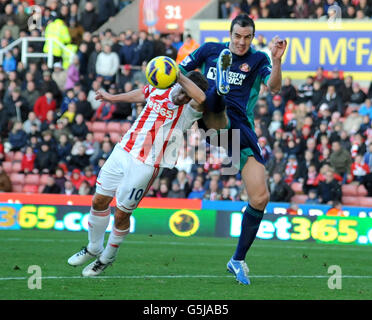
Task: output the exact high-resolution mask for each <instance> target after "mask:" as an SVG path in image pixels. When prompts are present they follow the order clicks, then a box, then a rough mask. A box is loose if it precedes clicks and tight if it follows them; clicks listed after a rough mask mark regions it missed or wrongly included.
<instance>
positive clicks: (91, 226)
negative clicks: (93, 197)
mask: <svg viewBox="0 0 372 320" xmlns="http://www.w3.org/2000/svg"><path fill="white" fill-rule="evenodd" d="M110 213H111V209H110V208H107V209H106V210H103V211H97V210H94V209H93V208H90V214H89V218H88V239H89V244H88V251H89V252H90V253H93V254H98V253H100V252H102V250H103V242H104V240H105V232H106V229H107V226H108V224H109V222H110Z"/></svg>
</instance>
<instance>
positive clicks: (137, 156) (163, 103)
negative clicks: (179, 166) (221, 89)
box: [68, 71, 208, 276]
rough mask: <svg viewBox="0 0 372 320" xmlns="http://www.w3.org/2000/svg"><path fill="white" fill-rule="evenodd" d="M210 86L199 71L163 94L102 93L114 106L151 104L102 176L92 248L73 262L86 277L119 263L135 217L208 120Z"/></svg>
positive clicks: (92, 214)
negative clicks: (191, 132) (192, 131)
mask: <svg viewBox="0 0 372 320" xmlns="http://www.w3.org/2000/svg"><path fill="white" fill-rule="evenodd" d="M207 88H208V81H207V80H206V79H205V77H204V76H203V75H202V74H201V73H199V72H196V71H192V72H189V73H188V74H187V75H186V76H184V75H182V74H179V76H178V80H177V83H176V84H175V85H173V86H172V87H171V88H169V89H166V90H161V89H157V88H154V87H152V86H150V85H146V86H145V87H144V88H143V89H137V90H133V91H130V92H128V93H123V94H118V95H110V94H108V93H107V92H104V91H98V92H97V96H96V99H98V100H105V101H110V102H113V103H115V102H129V103H138V102H143V103H144V102H146V105H145V107H144V109H143V111H142V113H141V114H140V115H139V116H138V118H137V120H136V121H135V122H134V124H133V125H132V127H131V128H130V130H129V131H128V132H127V133H126V134H125V135H124V136H123V137H122V139H121V141H120V142H119V143H118V144H117V145H116V146H115V148H114V150H113V152H112V153H111V155H110V157H109V158H108V159H107V161H106V162H105V164H104V166H103V167H102V169H101V171H100V172H99V174H98V177H97V182H96V192H95V194H94V196H93V201H92V207H91V210H90V214H89V219H88V240H89V243H88V245H87V246H86V247H84V248H83V249H82V250H81V251H79V252H77V253H76V254H74V255H73V256H71V257H70V258H69V259H68V264H70V265H72V266H79V265H83V264H85V263H86V262H88V261H89V260H92V259H95V260H94V261H93V262H92V263H90V264H89V265H88V266H86V267H85V268H84V269H83V272H82V274H83V276H97V275H99V274H100V273H101V272H102V271H103V270H105V269H106V267H107V266H109V265H110V264H112V263H113V262H114V260H115V258H116V255H117V252H118V249H119V246H120V244H121V243H122V241H123V240H124V238H125V236H126V235H127V234H128V233H129V229H130V215H131V213H132V211H133V210H134V209H135V208H136V207H137V206H138V204H139V202H140V201H141V200H142V198H143V197H144V196H145V195H146V193H147V191H148V190H149V188H150V186H151V185H152V183H153V182H154V180H155V179H156V177H157V176H158V175H159V174H160V172H161V171H162V168H173V167H174V165H175V163H176V160H177V157H178V151H179V150H180V148H181V146H182V143H183V133H184V132H185V131H186V130H187V129H189V128H191V126H192V124H193V123H194V122H195V121H196V120H198V119H200V118H201V117H202V116H203V103H204V101H205V99H206V96H205V93H204V91H206V90H207ZM114 196H116V203H117V205H116V209H115V214H114V226H113V228H112V231H111V233H110V236H109V239H108V241H107V245H106V247H105V248H104V246H103V243H104V235H105V231H106V229H107V226H108V224H109V221H110V212H111V209H110V207H109V205H110V203H111V201H112V199H113V198H114Z"/></svg>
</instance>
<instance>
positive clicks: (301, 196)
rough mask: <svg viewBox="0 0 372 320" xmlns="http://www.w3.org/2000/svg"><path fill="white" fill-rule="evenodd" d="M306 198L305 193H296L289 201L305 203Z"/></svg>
mask: <svg viewBox="0 0 372 320" xmlns="http://www.w3.org/2000/svg"><path fill="white" fill-rule="evenodd" d="M306 200H307V195H306V194H296V195H295V196H293V197H292V198H291V202H294V203H305V202H306Z"/></svg>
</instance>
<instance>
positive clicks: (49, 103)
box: [34, 91, 57, 121]
mask: <svg viewBox="0 0 372 320" xmlns="http://www.w3.org/2000/svg"><path fill="white" fill-rule="evenodd" d="M56 107H57V102H56V100H55V99H54V98H53V93H52V92H51V91H47V92H46V93H45V94H44V95H43V96H41V97H39V98H38V99H37V100H36V102H35V105H34V112H35V114H36V115H37V117H38V118H39V120H40V121H45V120H46V115H47V112H48V111H49V110H52V111H55V110H56Z"/></svg>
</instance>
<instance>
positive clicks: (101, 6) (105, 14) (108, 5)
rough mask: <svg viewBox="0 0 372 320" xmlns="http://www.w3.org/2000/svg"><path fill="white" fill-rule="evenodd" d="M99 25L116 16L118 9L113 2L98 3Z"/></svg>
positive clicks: (109, 0) (100, 1) (102, 0)
mask: <svg viewBox="0 0 372 320" xmlns="http://www.w3.org/2000/svg"><path fill="white" fill-rule="evenodd" d="M98 12H99V15H98V23H99V24H100V25H101V24H103V23H105V22H106V21H107V20H108V19H109V18H110V17H112V16H114V15H115V14H116V7H115V3H114V1H113V0H99V1H98Z"/></svg>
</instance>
